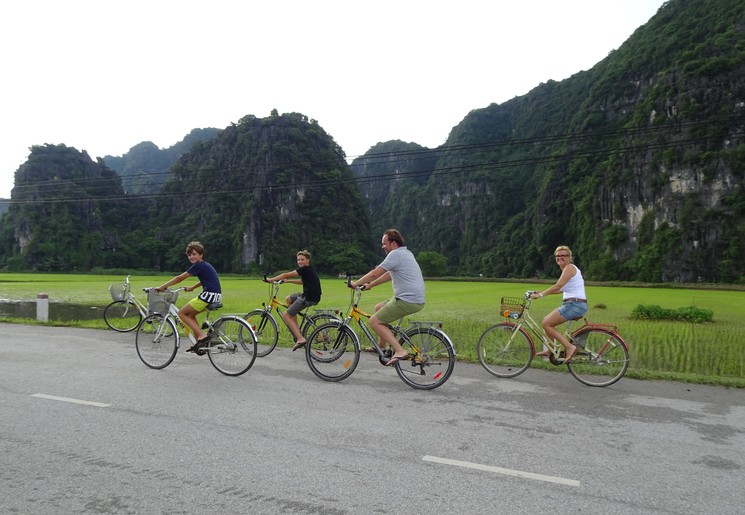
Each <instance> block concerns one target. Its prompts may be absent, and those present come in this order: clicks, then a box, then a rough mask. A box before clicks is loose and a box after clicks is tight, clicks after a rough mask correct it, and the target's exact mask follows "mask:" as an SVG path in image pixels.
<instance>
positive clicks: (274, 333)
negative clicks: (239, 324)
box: [243, 309, 279, 358]
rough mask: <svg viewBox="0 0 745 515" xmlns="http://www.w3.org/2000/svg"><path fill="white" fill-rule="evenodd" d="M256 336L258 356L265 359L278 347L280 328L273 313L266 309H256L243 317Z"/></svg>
mask: <svg viewBox="0 0 745 515" xmlns="http://www.w3.org/2000/svg"><path fill="white" fill-rule="evenodd" d="M243 318H244V319H245V320H246V322H248V325H250V326H251V328H252V329H253V330H254V333H255V335H256V342H257V345H256V356H258V357H260V358H263V357H264V356H267V355H269V353H270V352H272V351H273V350H274V348H275V347H276V346H277V340H278V339H279V326H278V325H277V321H276V320H275V319H274V317H273V316H272V314H271V313H269V312H267V311H266V310H265V309H254V310H253V311H251V312H250V313H249V314H247V315H246V316H244V317H243Z"/></svg>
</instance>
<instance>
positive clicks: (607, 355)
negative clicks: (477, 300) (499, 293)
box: [477, 291, 629, 386]
mask: <svg viewBox="0 0 745 515" xmlns="http://www.w3.org/2000/svg"><path fill="white" fill-rule="evenodd" d="M531 293H534V292H532V291H528V292H526V293H525V295H524V298H523V299H520V298H516V297H502V305H501V310H500V314H501V315H502V316H503V317H505V318H507V319H508V320H507V321H506V322H502V323H499V324H496V325H493V326H491V327H490V328H488V329H487V330H486V331H484V333H483V334H482V335H481V338H479V343H478V346H477V352H478V356H479V361H480V362H481V365H482V366H483V367H484V368H485V369H486V370H487V371H488V372H489V373H491V374H493V375H495V376H497V377H506V378H509V377H516V376H518V375H520V374H522V373H523V372H525V370H527V369H528V367H529V366H530V363H531V361H532V360H533V357H534V356H535V354H536V348H535V343H534V339H533V337H535V341H538V342H540V343H542V344H543V346H545V347H546V348H547V349H548V351H549V356H548V359H549V361H550V362H551V364H553V365H562V364H566V366H567V369H568V370H569V373H571V374H572V375H573V376H574V377H575V378H576V379H577V380H578V381H579V382H581V383H583V384H586V385H588V386H609V385H612V384H613V383H615V382H616V381H618V380H619V379H621V378H622V377H623V376H624V374H626V370H627V369H628V368H629V348H628V345H626V342H625V341H624V340H623V338H621V336H619V334H618V328H617V327H616V325H614V324H591V323H590V322H588V321H587V318H581V319H582V320H584V324H583V325H582V326H581V327H578V328H577V329H575V330H571V326H572V322H574V321H577V320H580V318H576V319H574V320H569V321H567V323H566V329H565V331H566V332H565V335H566V337H567V339H569V341H570V342H572V344H573V345H576V346H577V352H576V353H575V354H574V356H573V357H572V359H571V360H570V361H569V362H567V363H565V362H564V360H563V356H564V348H563V346H562V345H561V344H559V343H558V342H556V341H555V340H551V339H549V338H548V337H547V336H546V334H545V333H544V332H543V330H542V328H541V326H540V324H539V323H538V322H536V321H535V319H534V318H533V317H532V316H531V314H530V305H531V303H532V301H531V299H530V294H531ZM531 334H532V336H531Z"/></svg>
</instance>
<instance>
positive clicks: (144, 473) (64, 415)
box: [0, 323, 745, 514]
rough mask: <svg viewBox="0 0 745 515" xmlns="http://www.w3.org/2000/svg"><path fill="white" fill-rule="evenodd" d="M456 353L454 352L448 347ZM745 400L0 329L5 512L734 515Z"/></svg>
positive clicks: (465, 369) (0, 478) (661, 388)
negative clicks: (350, 369)
mask: <svg viewBox="0 0 745 515" xmlns="http://www.w3.org/2000/svg"><path fill="white" fill-rule="evenodd" d="M456 347H457V342H456ZM744 466H745V391H742V390H735V389H727V388H720V387H708V386H698V385H688V384H682V383H674V382H657V381H637V380H631V379H628V378H624V379H622V380H621V381H620V382H619V383H617V384H616V385H613V386H611V387H608V388H589V387H586V386H583V385H582V384H580V383H579V382H577V381H576V380H575V379H574V378H572V376H570V375H569V374H568V373H566V372H564V371H562V372H561V373H555V372H545V371H538V370H528V371H527V372H526V373H525V374H523V375H522V376H520V377H519V378H516V379H497V378H495V377H492V376H490V375H489V374H487V373H486V371H484V370H483V369H481V367H480V366H479V365H473V364H464V363H458V364H457V365H456V368H455V372H454V373H453V376H452V377H451V379H450V380H449V381H448V383H446V384H445V385H444V386H442V387H441V388H439V389H437V390H433V391H430V392H423V391H417V390H413V389H411V388H410V387H408V386H406V385H405V384H404V383H402V382H401V380H400V379H399V378H398V376H397V375H396V373H395V372H394V371H393V370H390V369H386V368H384V367H382V366H380V365H379V364H378V362H377V358H374V357H373V356H371V355H367V354H365V355H364V359H363V361H362V362H361V363H360V365H359V366H358V368H357V370H356V371H355V373H354V374H353V375H352V376H351V377H350V378H348V379H347V380H345V381H343V382H341V383H327V382H323V381H321V380H320V379H318V378H316V377H315V376H314V375H313V374H312V373H311V372H310V370H309V369H308V366H307V364H306V363H305V358H304V355H303V354H302V353H300V352H295V353H293V352H290V351H289V350H288V349H277V350H276V351H275V352H273V353H272V354H271V355H269V356H268V357H265V358H258V359H257V360H256V362H255V364H254V366H253V368H252V369H251V370H250V371H249V372H248V373H246V374H245V375H244V376H241V377H238V378H231V377H226V376H223V375H221V374H219V373H218V372H217V371H216V370H215V369H213V368H212V366H211V365H210V363H209V361H208V359H207V358H206V357H197V356H192V355H191V354H187V353H185V352H183V350H182V351H181V352H180V353H179V355H178V356H177V357H176V360H175V361H174V362H173V364H171V366H169V367H168V368H166V369H165V370H161V371H156V370H151V369H148V368H147V367H145V366H144V365H143V364H142V363H141V362H140V360H139V359H138V357H137V354H136V352H135V349H134V335H133V334H117V333H114V332H111V331H100V330H85V329H64V328H52V327H36V326H21V325H10V324H4V323H0V512H2V513H19V514H29V513H33V514H47V513H49V514H52V513H54V514H59V513H252V514H253V513H290V514H295V513H308V514H346V513H371V514H372V513H375V514H397V513H412V514H419V513H421V514H432V513H531V514H535V513H587V514H604V513H609V514H610V513H613V514H623V513H634V514H637V513H681V514H683V513H685V514H691V513H706V514H711V513H717V514H724V513H732V514H734V513H742V510H743V505H745V489H744V488H743V484H745V481H744V479H745V474H744V473H743V467H744Z"/></svg>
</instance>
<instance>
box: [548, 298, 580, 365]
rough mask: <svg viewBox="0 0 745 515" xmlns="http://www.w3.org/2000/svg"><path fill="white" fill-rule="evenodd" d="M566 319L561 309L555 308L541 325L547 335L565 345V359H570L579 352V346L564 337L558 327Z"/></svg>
mask: <svg viewBox="0 0 745 515" xmlns="http://www.w3.org/2000/svg"><path fill="white" fill-rule="evenodd" d="M566 321H567V319H566V318H564V317H563V316H561V314H560V313H559V310H558V309H555V310H553V311H552V312H551V313H549V314H548V315H546V318H544V319H543V322H542V323H541V327H543V331H544V332H545V333H546V336H548V337H549V338H550V339H552V340H556V341H558V342H559V343H560V344H562V345H563V346H564V356H565V358H564V359H565V361H569V360H571V359H572V357H573V356H574V353H575V352H577V347H575V346H574V345H572V344H571V343H569V341H568V340H567V339H566V338H565V337H564V334H563V333H562V332H561V331H560V330H559V329H557V326H559V325H561V324H563V323H564V322H566Z"/></svg>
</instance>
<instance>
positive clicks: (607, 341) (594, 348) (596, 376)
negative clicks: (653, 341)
mask: <svg viewBox="0 0 745 515" xmlns="http://www.w3.org/2000/svg"><path fill="white" fill-rule="evenodd" d="M573 337H574V342H575V343H576V344H577V352H576V353H575V355H574V357H573V358H572V361H571V362H570V363H567V368H568V369H569V372H570V373H571V374H572V375H573V376H574V377H575V378H576V379H577V381H579V382H580V383H583V384H586V385H587V386H609V385H612V384H613V383H615V382H616V381H618V380H619V379H621V378H622V377H623V376H624V374H625V373H626V370H627V369H628V368H629V348H628V346H627V345H626V342H624V341H623V340H622V339H621V337H620V336H618V335H617V334H616V333H614V332H612V331H608V330H606V329H595V328H591V329H587V330H586V331H582V332H580V333H578V334H575V335H573Z"/></svg>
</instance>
